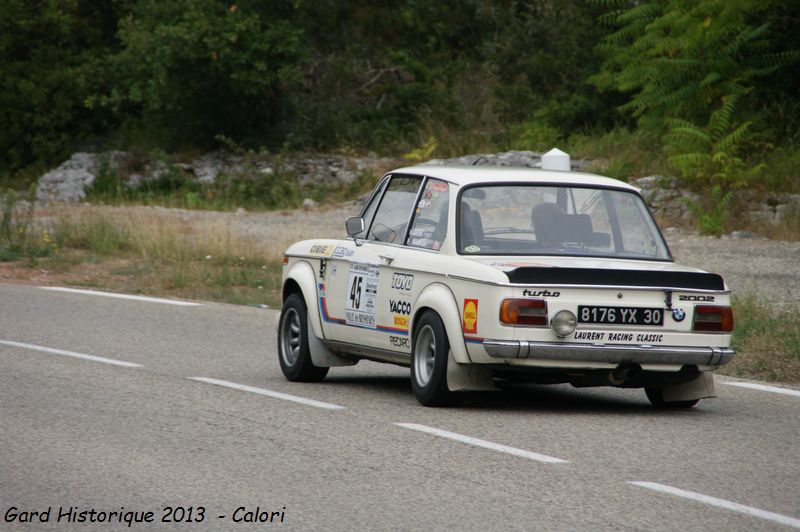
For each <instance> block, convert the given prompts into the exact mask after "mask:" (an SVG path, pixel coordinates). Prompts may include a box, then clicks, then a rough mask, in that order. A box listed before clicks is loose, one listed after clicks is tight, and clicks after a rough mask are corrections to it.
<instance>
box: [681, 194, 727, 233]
mask: <svg viewBox="0 0 800 532" xmlns="http://www.w3.org/2000/svg"><path fill="white" fill-rule="evenodd" d="M732 199H733V192H730V191H727V192H726V191H725V190H724V189H723V188H722V186H720V185H715V186H714V187H713V188H712V189H711V194H710V197H709V198H708V199H707V200H706V201H707V202H708V204H709V205H708V206H707V207H703V206H702V205H701V204H699V203H697V202H695V201H692V200H690V199H685V200H684V204H685V205H686V206H687V207H688V208H689V211H690V212H691V213H692V214H693V215H694V217H695V219H696V220H697V228H698V229H700V232H701V233H703V234H704V235H713V236H720V235H721V234H722V233H724V232H725V228H726V224H727V223H728V219H729V218H730V216H731V211H730V203H731V200H732Z"/></svg>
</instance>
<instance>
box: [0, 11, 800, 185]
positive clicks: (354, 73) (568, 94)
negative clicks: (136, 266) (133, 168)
mask: <svg viewBox="0 0 800 532" xmlns="http://www.w3.org/2000/svg"><path fill="white" fill-rule="evenodd" d="M798 22H800V4H798V3H797V2H796V1H794V0H761V1H756V0H663V1H658V2H656V1H640V0H594V1H589V2H586V1H585V0H563V1H558V2H556V1H554V0H528V1H519V0H441V1H439V2H427V1H422V0H403V1H400V2H394V1H389V0H353V1H349V2H341V1H338V0H316V1H313V2H312V1H306V0H294V1H291V2H290V1H287V0H160V1H159V0H115V1H110V2H109V1H102V2H97V1H90V0H37V1H35V2H24V1H23V0H6V2H5V3H4V9H3V10H0V113H2V116H1V118H2V123H3V128H2V129H1V130H0V178H2V177H3V176H7V175H9V174H12V173H14V172H17V171H19V170H20V169H23V168H25V167H30V166H31V165H34V166H37V165H38V167H37V168H41V167H42V166H43V165H50V164H54V163H57V162H60V161H61V160H63V159H62V158H63V157H64V156H65V155H66V154H67V153H68V152H69V151H70V150H72V151H74V150H77V149H108V148H137V147H138V148H144V149H150V148H154V147H155V148H160V149H164V150H167V151H174V150H179V149H195V148H197V149H208V148H211V147H216V146H218V145H219V143H220V139H224V142H229V141H232V142H234V143H236V144H237V145H240V146H243V147H246V148H259V147H266V148H267V149H271V150H276V149H277V150H280V149H356V150H359V151H363V150H376V151H390V152H393V153H395V154H400V153H407V152H409V151H413V148H414V147H419V146H422V147H423V148H424V149H427V147H429V146H435V148H434V149H435V150H436V153H437V155H442V154H445V153H455V152H463V151H466V150H479V149H483V147H492V148H503V147H511V146H517V147H528V148H534V147H535V148H541V147H545V146H546V145H549V144H551V143H552V142H554V141H556V140H559V141H563V140H566V139H568V138H569V137H570V136H571V135H574V134H575V133H582V134H591V133H593V132H595V133H596V132H598V131H600V132H602V131H608V130H609V129H611V128H614V127H617V126H624V127H626V128H628V129H634V128H635V127H638V128H639V130H640V131H642V132H644V133H646V134H647V135H648V138H650V137H656V138H660V139H662V141H663V142H664V144H665V145H666V147H667V150H668V154H669V156H670V157H671V159H670V160H671V161H672V162H673V164H674V165H675V166H676V168H678V169H679V170H680V171H681V172H682V173H683V174H684V175H687V176H694V177H695V178H697V179H698V180H700V181H704V180H705V181H707V180H711V181H714V182H716V183H727V182H730V181H731V179H730V178H731V175H732V174H735V173H738V174H739V175H745V173H744V168H750V167H752V165H751V164H750V160H751V158H752V157H753V155H754V154H757V153H758V152H759V151H761V150H763V149H764V148H765V147H769V146H770V145H780V144H782V143H786V142H790V140H789V139H794V138H796V137H797V135H798V124H800V102H798V100H797V94H799V93H800V69H797V68H796V66H797V60H798V58H799V56H798V51H797V50H800V31H797V30H798V28H799V27H800V24H798ZM431 139H432V140H431ZM755 177H756V175H755V174H753V173H751V175H749V177H748V176H745V177H744V178H742V179H744V180H747V179H753V178H755Z"/></svg>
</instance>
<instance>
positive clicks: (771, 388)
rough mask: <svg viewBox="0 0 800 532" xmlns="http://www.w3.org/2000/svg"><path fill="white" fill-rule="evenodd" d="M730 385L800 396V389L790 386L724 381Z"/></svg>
mask: <svg viewBox="0 0 800 532" xmlns="http://www.w3.org/2000/svg"><path fill="white" fill-rule="evenodd" d="M722 384H727V385H728V386H739V387H741V388H752V389H753V390H761V391H762V392H772V393H782V394H784V395H794V396H795V397H800V390H792V389H790V388H779V387H777V386H766V385H764V384H756V383H754V382H722Z"/></svg>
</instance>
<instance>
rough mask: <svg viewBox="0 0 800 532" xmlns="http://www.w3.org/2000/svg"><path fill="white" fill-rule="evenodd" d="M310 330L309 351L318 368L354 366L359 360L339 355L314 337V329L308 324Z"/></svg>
mask: <svg viewBox="0 0 800 532" xmlns="http://www.w3.org/2000/svg"><path fill="white" fill-rule="evenodd" d="M306 328H307V329H308V351H309V353H310V354H311V362H313V363H314V365H315V366H317V367H318V368H331V367H334V366H353V365H355V364H356V363H357V362H358V360H353V359H350V358H346V357H343V356H341V355H337V354H336V353H334V352H333V351H331V350H330V349H328V346H327V345H325V343H324V342H323V341H322V340H320V339H319V338H317V337H316V336H314V329H312V328H311V327H310V326H308V324H306Z"/></svg>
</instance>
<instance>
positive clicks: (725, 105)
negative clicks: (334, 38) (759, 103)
mask: <svg viewBox="0 0 800 532" xmlns="http://www.w3.org/2000/svg"><path fill="white" fill-rule="evenodd" d="M738 99H739V96H737V95H735V94H734V95H729V96H725V97H723V98H722V105H721V106H720V107H719V108H718V109H716V110H715V111H714V112H713V113H712V114H711V117H710V118H709V120H708V123H707V124H706V125H705V126H704V127H700V126H697V125H696V124H694V123H692V122H690V121H689V120H685V119H680V118H671V119H667V120H666V123H667V125H668V126H669V127H670V130H669V132H668V133H667V134H666V135H665V136H664V141H665V145H666V149H667V152H668V153H669V154H670V156H669V161H670V163H672V164H673V165H674V166H675V167H676V168H678V170H680V172H681V173H682V174H683V176H684V177H685V178H687V179H688V180H689V181H690V182H694V183H695V184H701V185H702V184H711V185H725V186H726V187H738V186H743V185H747V184H748V183H751V182H753V181H754V180H756V179H757V178H758V177H759V175H760V174H761V172H762V171H763V169H764V167H765V166H764V165H763V164H757V165H751V166H749V167H748V165H747V163H746V161H745V159H744V158H743V153H745V152H746V151H747V149H748V148H749V147H751V145H752V144H753V143H754V142H756V139H757V134H756V133H755V132H754V131H753V129H752V125H753V122H752V121H746V122H743V123H736V122H734V119H733V117H734V110H735V107H736V102H737V101H738Z"/></svg>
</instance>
